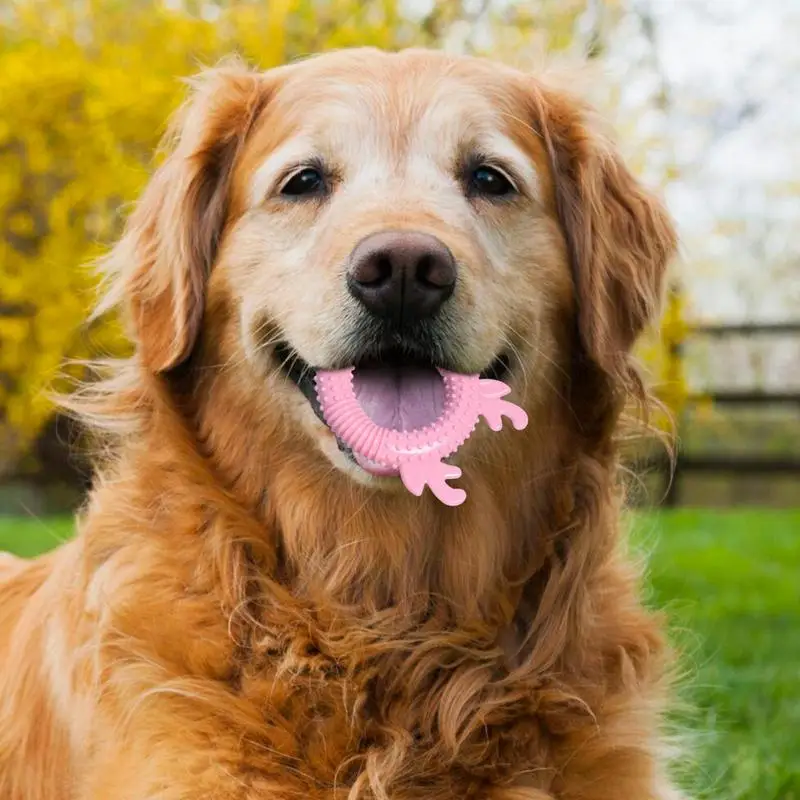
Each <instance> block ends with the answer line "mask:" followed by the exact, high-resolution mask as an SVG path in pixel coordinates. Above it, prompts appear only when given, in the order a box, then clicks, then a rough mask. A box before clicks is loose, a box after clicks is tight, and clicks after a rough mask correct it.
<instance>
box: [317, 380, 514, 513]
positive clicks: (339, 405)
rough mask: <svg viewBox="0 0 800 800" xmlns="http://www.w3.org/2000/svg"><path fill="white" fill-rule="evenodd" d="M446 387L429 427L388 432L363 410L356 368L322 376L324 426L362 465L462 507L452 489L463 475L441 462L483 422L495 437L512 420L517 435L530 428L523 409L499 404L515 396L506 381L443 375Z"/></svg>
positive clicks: (418, 492)
mask: <svg viewBox="0 0 800 800" xmlns="http://www.w3.org/2000/svg"><path fill="white" fill-rule="evenodd" d="M439 374H440V375H441V376H442V380H443V382H444V408H443V411H442V414H441V415H440V416H439V418H438V419H437V420H436V421H435V422H433V423H432V424H430V425H426V426H424V427H422V428H418V429H416V430H410V431H399V430H393V429H391V428H384V427H382V426H380V425H378V424H376V423H375V422H373V421H372V420H371V419H370V417H369V416H368V415H367V414H366V412H365V411H364V410H363V409H362V408H361V406H360V405H359V402H358V399H357V398H356V394H355V390H354V387H353V368H352V367H351V368H349V369H343V370H332V371H326V370H318V371H317V375H316V386H317V397H318V398H319V402H320V406H321V408H322V413H323V416H324V417H325V421H326V422H327V424H328V425H329V427H330V429H331V430H332V431H333V433H334V434H335V435H336V436H337V437H338V438H339V439H341V441H343V442H344V443H345V444H346V445H347V446H348V447H350V449H351V450H352V451H353V452H354V453H355V454H356V455H357V456H358V457H360V459H364V460H366V461H368V462H371V463H373V464H375V465H378V466H380V467H382V468H384V469H386V470H391V471H392V472H390V473H388V474H398V475H399V476H400V479H401V480H402V481H403V484H404V485H405V487H406V488H407V489H408V490H409V491H410V492H412V493H413V494H415V495H421V494H422V491H423V489H424V488H425V485H426V484H427V485H428V486H430V488H431V491H432V492H433V493H434V495H436V497H438V498H439V500H441V501H442V502H443V503H445V504H447V505H451V506H456V505H460V504H461V503H463V502H464V500H465V499H466V496H467V495H466V492H465V491H464V490H463V489H454V488H452V487H451V486H448V484H447V481H448V480H451V479H453V478H458V477H459V476H460V475H461V470H460V469H459V468H458V467H455V466H453V465H452V464H445V463H442V459H443V458H446V457H447V456H449V455H451V454H452V453H454V452H455V451H456V450H457V449H458V448H459V447H460V446H461V445H462V444H463V443H464V442H465V441H466V440H467V439H468V438H469V436H470V435H471V434H472V431H473V430H474V429H475V426H476V425H477V423H478V419H479V418H480V417H481V416H482V417H484V419H485V420H486V422H487V423H488V424H489V427H490V428H491V429H492V430H494V431H499V430H500V429H501V428H502V426H503V422H502V417H504V416H505V417H508V418H509V419H510V420H511V423H512V424H513V426H514V427H515V428H516V429H517V430H522V429H523V428H524V427H525V426H526V425H527V424H528V415H527V414H526V413H525V411H524V410H523V409H522V408H520V407H519V406H517V405H515V404H514V403H511V402H509V401H507V400H501V399H500V398H501V397H503V396H504V395H506V394H508V392H510V391H511V390H510V388H509V387H508V386H507V385H506V384H504V383H502V382H501V381H495V380H486V379H483V378H481V377H480V376H478V375H459V374H458V373H455V372H448V371H447V370H443V369H440V370H439Z"/></svg>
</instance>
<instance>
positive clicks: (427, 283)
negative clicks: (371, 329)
mask: <svg viewBox="0 0 800 800" xmlns="http://www.w3.org/2000/svg"><path fill="white" fill-rule="evenodd" d="M347 283H348V287H349V289H350V293H351V294H352V295H353V296H354V297H356V298H357V299H358V300H360V301H361V302H362V303H363V304H364V306H365V307H366V308H367V309H369V311H370V312H372V313H373V314H375V315H376V316H378V317H382V318H385V319H391V320H393V321H394V322H397V323H400V324H402V323H405V322H413V321H414V320H418V319H422V318H424V317H430V316H432V315H433V314H435V313H436V312H437V311H438V310H439V308H440V307H441V305H442V303H444V302H445V301H446V300H447V299H448V298H449V297H450V295H451V294H453V289H454V288H455V284H456V262H455V259H454V258H453V254H452V253H451V252H450V250H449V249H448V248H447V247H446V246H445V245H444V244H443V243H442V242H440V241H439V240H438V239H437V238H436V237H435V236H431V235H430V234H427V233H417V232H414V231H383V232H381V233H373V234H372V235H371V236H367V237H366V238H365V239H362V240H361V241H360V242H359V243H358V244H357V245H356V247H355V249H354V250H353V252H352V254H351V256H350V270H349V274H348V276H347Z"/></svg>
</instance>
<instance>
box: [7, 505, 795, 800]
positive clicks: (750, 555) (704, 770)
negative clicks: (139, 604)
mask: <svg viewBox="0 0 800 800" xmlns="http://www.w3.org/2000/svg"><path fill="white" fill-rule="evenodd" d="M634 526H635V542H636V547H637V549H638V550H639V551H640V552H644V553H646V554H647V555H648V557H649V564H650V591H649V601H650V602H651V604H652V605H654V606H656V607H659V608H664V609H666V611H667V613H668V615H669V619H670V622H671V627H672V635H673V639H674V640H675V642H676V644H677V645H678V646H679V648H680V649H681V651H682V652H683V668H684V670H683V671H684V672H685V673H686V678H685V681H684V697H685V700H686V701H687V707H688V709H690V710H687V711H686V712H685V713H684V714H683V716H682V717H681V718H680V720H679V725H680V727H682V728H683V729H689V730H690V731H691V733H690V734H689V741H690V744H691V747H690V749H689V755H688V757H687V762H686V772H687V774H688V775H689V776H690V777H689V784H690V788H691V790H692V792H693V793H694V795H695V796H696V797H698V798H703V800H711V799H712V798H714V800H800V511H795V512H781V511H746V512H742V511H735V512H717V511H689V510H684V511H678V512H670V513H660V514H643V515H638V516H637V517H636V519H635V523H634ZM69 532H70V523H69V521H66V520H63V519H56V520H52V519H51V520H45V521H39V520H16V519H14V520H3V519H0V550H3V549H8V550H12V551H14V552H17V553H19V554H22V555H33V554H35V553H38V552H41V551H43V550H46V549H48V548H50V547H53V546H54V545H56V544H57V543H58V542H59V541H61V540H63V539H64V538H65V537H67V536H68V535H69ZM620 800H624V798H620Z"/></svg>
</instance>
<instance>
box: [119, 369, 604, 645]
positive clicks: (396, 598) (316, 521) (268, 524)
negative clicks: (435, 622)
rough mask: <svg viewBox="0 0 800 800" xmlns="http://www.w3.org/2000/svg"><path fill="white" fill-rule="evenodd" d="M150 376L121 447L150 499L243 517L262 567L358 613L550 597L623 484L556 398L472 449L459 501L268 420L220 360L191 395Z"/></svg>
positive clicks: (407, 620)
mask: <svg viewBox="0 0 800 800" xmlns="http://www.w3.org/2000/svg"><path fill="white" fill-rule="evenodd" d="M209 373H211V371H209ZM145 384H146V385H145V387H144V396H145V397H146V402H145V403H144V404H143V406H144V408H145V410H144V411H143V413H142V415H141V436H142V437H143V438H141V439H140V440H139V441H138V442H131V445H130V446H129V447H127V448H126V446H125V445H124V444H123V447H122V455H121V459H122V461H125V460H128V459H130V458H136V459H137V461H140V460H141V461H143V462H144V463H139V464H138V465H137V467H136V468H135V469H129V470H128V471H127V472H128V474H130V475H140V476H144V481H145V484H144V488H142V489H139V490H137V494H139V495H140V499H139V500H137V502H138V503H139V504H143V505H144V506H145V507H147V508H152V507H153V506H158V507H160V508H162V509H163V512H162V513H166V514H170V515H173V517H174V519H181V520H182V524H185V523H184V522H183V521H185V520H191V519H192V518H193V517H192V515H194V516H195V517H196V518H197V520H196V524H197V526H198V528H201V527H202V528H203V529H204V530H209V529H210V528H214V529H215V530H218V531H226V530H227V529H228V528H230V529H231V532H230V539H229V541H228V543H227V545H225V546H232V545H233V543H234V541H236V542H239V543H241V542H244V541H246V542H248V547H249V549H250V552H251V556H252V558H253V561H254V563H255V564H256V565H257V568H258V570H259V571H260V573H261V576H262V577H263V578H264V579H266V580H268V581H271V582H272V583H273V584H274V585H278V584H279V585H280V586H281V587H282V588H283V589H285V590H288V591H289V592H290V593H291V595H292V596H293V597H295V598H296V599H297V600H298V601H299V602H301V603H305V604H307V605H308V606H309V607H312V606H313V607H322V606H324V607H326V608H328V609H338V611H337V613H340V614H341V615H343V616H344V617H350V618H355V619H358V620H364V619H373V620H375V619H379V618H381V619H384V618H387V615H388V616H389V617H392V618H393V619H394V621H395V624H396V625H400V626H406V627H408V628H409V629H412V628H413V627H414V626H415V625H418V624H419V622H420V620H422V619H429V618H431V616H432V615H433V616H434V617H436V618H438V619H439V620H440V622H441V624H442V625H444V626H452V627H458V628H460V629H465V628H469V627H471V626H479V627H481V628H485V629H486V630H493V631H495V632H498V631H501V630H503V629H507V628H508V626H509V625H512V624H513V623H514V620H515V615H518V613H519V609H520V607H521V604H522V603H524V602H528V603H529V604H531V603H532V604H533V605H536V604H537V603H538V600H537V598H536V597H533V596H532V594H531V593H533V594H536V592H538V591H539V590H538V589H536V588H535V587H537V586H540V587H541V586H543V576H544V575H545V574H546V573H548V571H550V570H551V569H552V567H553V565H554V564H555V565H556V566H558V564H559V563H561V562H562V560H563V559H562V555H563V553H559V549H560V548H563V547H565V546H568V547H574V546H575V543H579V542H580V541H581V530H582V529H585V528H589V527H594V528H596V527H597V526H598V520H596V519H593V518H592V519H589V517H593V515H596V513H597V509H599V508H601V507H602V505H603V503H602V502H601V500H602V497H601V496H604V497H607V496H609V495H610V494H611V493H612V491H613V457H612V456H613V454H611V453H606V455H605V456H604V457H599V456H597V455H591V456H590V455H587V453H586V452H585V451H584V450H583V449H581V447H579V446H578V445H577V444H576V441H577V440H576V439H575V437H574V436H573V434H572V433H571V432H570V428H569V420H568V419H566V417H567V414H565V412H564V411H563V410H562V409H561V408H559V406H558V404H553V407H552V409H550V410H547V409H545V410H542V411H540V412H539V413H538V414H537V415H536V416H535V417H534V419H535V420H536V421H535V423H534V424H533V425H532V426H530V428H529V430H526V431H524V432H523V433H516V434H515V433H510V434H509V435H508V436H495V437H490V438H489V439H488V441H486V442H484V443H482V445H483V444H485V445H486V448H484V449H483V450H482V456H481V457H480V458H478V457H475V458H473V459H470V456H469V451H467V454H466V456H465V461H464V463H463V466H464V477H463V478H462V481H461V485H463V486H464V488H466V489H467V492H468V499H467V502H466V503H465V504H464V505H463V506H461V507H458V508H448V507H445V506H443V505H441V504H439V503H438V502H437V501H436V500H435V498H433V497H432V496H430V495H426V496H423V497H421V498H417V497H414V496H412V495H410V494H409V493H407V492H404V491H403V490H402V489H398V490H397V491H384V490H379V489H372V488H368V487H364V486H360V485H358V484H357V483H355V482H354V481H353V480H352V478H350V477H349V476H346V475H344V474H342V473H340V472H339V471H338V470H336V469H335V468H333V467H332V466H331V465H330V464H329V463H328V461H327V459H326V458H325V456H324V455H323V454H322V453H321V452H319V451H318V450H317V448H316V446H315V445H314V443H313V442H312V441H311V440H310V438H309V437H307V436H306V435H305V434H304V433H302V432H298V431H288V432H287V431H286V426H285V421H284V420H283V419H276V420H273V421H272V423H271V424H270V423H269V421H267V422H265V421H264V420H265V417H264V415H263V407H261V408H259V407H257V405H254V403H253V402H251V401H248V400H246V399H245V400H243V398H242V395H241V386H237V384H236V382H234V381H230V380H219V379H215V378H214V376H213V374H210V376H209V377H208V378H207V379H206V380H205V382H204V383H203V385H202V386H201V387H199V389H198V387H197V386H194V389H193V391H192V393H191V396H190V399H189V401H188V403H187V402H185V401H184V402H181V401H179V400H178V399H177V396H176V394H175V392H174V391H173V389H174V387H173V386H171V385H170V382H169V380H167V379H161V378H152V377H151V378H149V379H147V380H146V381H145ZM137 391H139V392H141V391H142V389H141V385H140V388H139V389H137ZM547 414H550V417H547ZM562 415H563V417H562ZM168 487H169V488H168ZM157 492H161V493H162V495H161V496H159V497H156V496H154V493H157ZM148 493H149V494H148ZM167 495H168V496H169V499H170V502H169V504H165V503H164V501H163V497H164V496H167ZM209 516H212V517H213V516H216V517H217V518H219V519H223V520H229V521H230V520H232V521H233V522H225V523H223V524H221V525H216V526H214V525H210V524H209ZM607 523H609V520H604V521H603V526H606V525H607ZM613 527H614V526H613V524H612V525H611V526H610V527H609V531H608V538H609V541H611V540H612V539H613V538H614V536H615V534H614V532H613ZM593 535H594V536H595V546H597V540H596V537H597V534H596V533H595V534H593ZM603 549H604V548H603ZM598 552H600V550H598ZM545 582H546V581H545Z"/></svg>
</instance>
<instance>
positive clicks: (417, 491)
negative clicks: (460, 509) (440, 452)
mask: <svg viewBox="0 0 800 800" xmlns="http://www.w3.org/2000/svg"><path fill="white" fill-rule="evenodd" d="M460 477H461V470H460V469H459V468H458V467H456V466H454V465H453V464H446V463H445V462H443V461H436V460H431V461H416V462H414V461H412V462H409V463H408V464H403V465H402V466H401V467H400V480H402V481H403V485H404V486H405V487H406V489H408V491H409V492H411V494H414V495H416V496H417V497H419V496H420V495H421V494H422V492H423V491H424V489H425V486H426V485H427V486H429V487H430V490H431V492H433V494H434V496H435V497H437V498H438V499H439V500H441V501H442V502H443V503H444V504H445V505H446V506H460V505H461V504H462V503H463V502H464V501H465V500H466V499H467V493H466V492H465V491H464V490H463V489H454V488H453V487H452V486H448V484H447V481H449V480H455V479H456V478H460Z"/></svg>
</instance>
